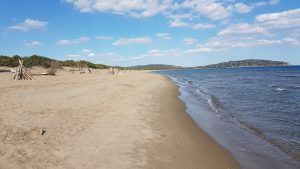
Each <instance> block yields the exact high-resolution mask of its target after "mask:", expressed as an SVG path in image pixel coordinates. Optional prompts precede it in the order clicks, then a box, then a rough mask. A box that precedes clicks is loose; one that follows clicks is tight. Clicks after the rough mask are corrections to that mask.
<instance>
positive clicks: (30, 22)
mask: <svg viewBox="0 0 300 169" xmlns="http://www.w3.org/2000/svg"><path fill="white" fill-rule="evenodd" d="M47 25H48V22H45V21H39V20H34V19H26V20H25V21H24V22H22V23H19V24H17V25H13V26H10V27H9V29H14V30H21V31H28V30H31V29H43V28H45V27H46V26H47Z"/></svg>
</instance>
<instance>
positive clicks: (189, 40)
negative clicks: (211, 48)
mask: <svg viewBox="0 0 300 169" xmlns="http://www.w3.org/2000/svg"><path fill="white" fill-rule="evenodd" d="M195 43H197V39H194V38H184V39H183V44H185V45H194V44H195Z"/></svg>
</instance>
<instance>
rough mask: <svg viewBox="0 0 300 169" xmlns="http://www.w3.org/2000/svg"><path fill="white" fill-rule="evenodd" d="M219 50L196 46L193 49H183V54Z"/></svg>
mask: <svg viewBox="0 0 300 169" xmlns="http://www.w3.org/2000/svg"><path fill="white" fill-rule="evenodd" d="M218 51H221V50H220V49H214V48H209V47H197V48H193V49H188V50H186V51H184V53H185V54H192V55H194V54H201V53H211V52H218Z"/></svg>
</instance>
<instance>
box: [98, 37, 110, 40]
mask: <svg viewBox="0 0 300 169" xmlns="http://www.w3.org/2000/svg"><path fill="white" fill-rule="evenodd" d="M96 39H98V40H112V39H113V37H111V36H96Z"/></svg>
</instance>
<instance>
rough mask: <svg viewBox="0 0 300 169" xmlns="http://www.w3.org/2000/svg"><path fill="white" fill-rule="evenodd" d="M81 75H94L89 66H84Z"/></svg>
mask: <svg viewBox="0 0 300 169" xmlns="http://www.w3.org/2000/svg"><path fill="white" fill-rule="evenodd" d="M80 74H92V71H91V69H90V68H89V67H88V66H87V65H84V67H83V68H82V69H81V70H80Z"/></svg>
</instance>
